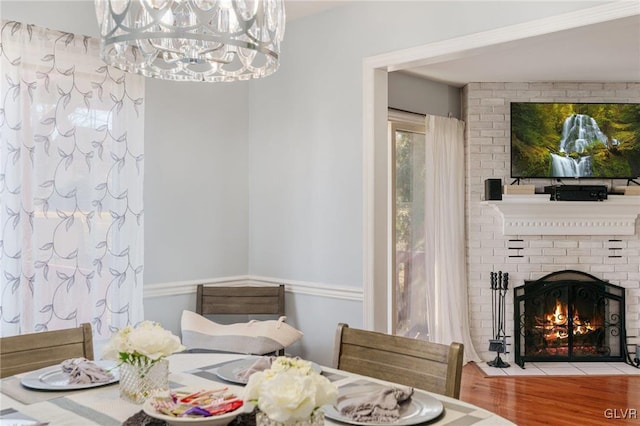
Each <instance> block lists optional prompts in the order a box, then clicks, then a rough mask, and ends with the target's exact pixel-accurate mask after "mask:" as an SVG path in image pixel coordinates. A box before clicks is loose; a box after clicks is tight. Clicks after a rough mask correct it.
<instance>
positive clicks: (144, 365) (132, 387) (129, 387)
mask: <svg viewBox="0 0 640 426" xmlns="http://www.w3.org/2000/svg"><path fill="white" fill-rule="evenodd" d="M168 392H169V360H167V359H161V360H158V361H155V362H139V363H136V364H129V363H126V362H125V363H122V364H120V398H122V399H125V400H127V401H129V402H133V403H134V404H142V403H144V402H145V401H146V400H147V398H149V397H151V396H153V395H156V394H162V393H167V394H168Z"/></svg>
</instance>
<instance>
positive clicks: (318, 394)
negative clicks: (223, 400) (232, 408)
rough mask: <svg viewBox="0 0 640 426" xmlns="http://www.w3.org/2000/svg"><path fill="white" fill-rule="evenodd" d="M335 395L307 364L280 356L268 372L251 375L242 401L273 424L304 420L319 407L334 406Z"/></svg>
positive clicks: (330, 386) (331, 386) (332, 387)
mask: <svg viewBox="0 0 640 426" xmlns="http://www.w3.org/2000/svg"><path fill="white" fill-rule="evenodd" d="M337 396H338V389H337V387H336V386H335V385H334V384H333V383H331V382H330V381H329V380H328V379H327V378H326V377H324V376H322V375H320V374H319V373H318V372H316V371H315V370H314V369H313V367H312V364H311V362H309V361H305V360H301V359H295V358H288V357H284V356H281V357H278V358H276V359H275V360H274V361H273V363H272V364H271V368H270V369H268V370H264V371H259V372H256V373H253V374H252V375H251V377H250V378H249V381H248V383H247V386H246V387H245V393H244V400H245V401H248V402H251V403H253V404H254V405H256V406H257V407H258V409H259V410H260V411H262V412H263V413H265V414H266V415H267V416H268V417H269V418H270V419H271V420H272V421H274V422H279V423H291V422H295V421H304V420H308V419H309V418H311V417H313V415H314V413H315V411H316V410H317V409H318V408H320V407H321V406H323V405H325V404H334V403H335V402H336V399H337Z"/></svg>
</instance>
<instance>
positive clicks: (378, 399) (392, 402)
mask: <svg viewBox="0 0 640 426" xmlns="http://www.w3.org/2000/svg"><path fill="white" fill-rule="evenodd" d="M411 395H413V388H405V389H401V388H398V387H383V388H381V389H379V390H376V391H375V392H371V393H370V394H367V395H365V396H363V397H362V398H359V399H358V400H356V401H355V402H354V403H353V404H349V405H346V406H344V407H342V409H341V410H340V413H341V414H342V415H343V416H345V417H348V418H349V419H351V420H354V421H357V422H362V423H369V422H370V423H390V422H394V421H396V420H398V419H399V418H400V408H401V406H402V405H403V404H405V403H407V402H409V401H410V400H411Z"/></svg>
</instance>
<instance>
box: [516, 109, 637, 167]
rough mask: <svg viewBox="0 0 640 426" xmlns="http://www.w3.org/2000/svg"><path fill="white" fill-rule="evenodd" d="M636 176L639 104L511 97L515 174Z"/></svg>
mask: <svg viewBox="0 0 640 426" xmlns="http://www.w3.org/2000/svg"><path fill="white" fill-rule="evenodd" d="M638 176H640V104H629V103H558V102H554V103H551V102H544V103H543V102H512V103H511V177H513V178H557V179H560V178H594V179H595V178H597V179H636V178H638Z"/></svg>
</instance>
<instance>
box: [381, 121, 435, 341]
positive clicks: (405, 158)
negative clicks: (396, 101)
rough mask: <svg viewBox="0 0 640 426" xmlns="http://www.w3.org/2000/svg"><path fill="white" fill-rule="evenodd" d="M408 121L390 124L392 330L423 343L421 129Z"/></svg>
mask: <svg viewBox="0 0 640 426" xmlns="http://www.w3.org/2000/svg"><path fill="white" fill-rule="evenodd" d="M411 121H412V122H408V121H407V120H397V119H394V118H391V117H390V121H389V129H390V132H389V133H390V143H391V153H392V164H393V173H392V185H391V187H392V200H394V202H393V203H392V214H391V216H390V220H391V221H392V222H393V223H392V224H391V225H392V226H391V233H392V238H391V247H390V250H391V257H392V268H393V271H392V277H393V278H392V283H391V285H392V286H393V288H392V289H391V296H392V328H393V333H394V334H397V335H403V336H410V337H417V338H424V339H426V337H427V335H428V327H427V315H426V312H427V311H426V310H427V307H426V300H427V297H426V294H425V292H426V286H425V257H424V250H425V244H424V243H425V240H424V238H425V237H424V235H425V233H424V221H425V217H424V208H425V136H424V131H425V128H424V124H417V123H416V121H417V120H415V119H414V120H411ZM420 121H422V120H419V121H418V122H420Z"/></svg>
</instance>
